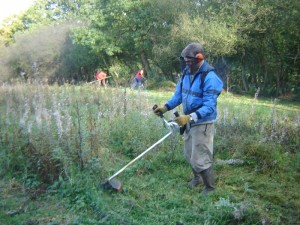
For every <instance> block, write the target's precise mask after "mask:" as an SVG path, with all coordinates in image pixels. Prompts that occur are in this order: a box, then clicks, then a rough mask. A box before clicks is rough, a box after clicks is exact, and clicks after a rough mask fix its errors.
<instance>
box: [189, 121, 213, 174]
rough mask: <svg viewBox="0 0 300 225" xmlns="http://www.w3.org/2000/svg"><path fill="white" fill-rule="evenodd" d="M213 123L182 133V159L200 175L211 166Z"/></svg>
mask: <svg viewBox="0 0 300 225" xmlns="http://www.w3.org/2000/svg"><path fill="white" fill-rule="evenodd" d="M214 132H215V131H214V123H209V124H201V125H197V126H194V127H191V129H190V130H189V131H187V130H186V131H185V132H184V157H185V159H186V160H187V162H188V163H189V164H190V165H191V166H192V168H193V169H194V170H195V171H196V172H197V173H200V172H202V171H203V170H206V169H208V168H209V167H211V166H212V160H213V141H214Z"/></svg>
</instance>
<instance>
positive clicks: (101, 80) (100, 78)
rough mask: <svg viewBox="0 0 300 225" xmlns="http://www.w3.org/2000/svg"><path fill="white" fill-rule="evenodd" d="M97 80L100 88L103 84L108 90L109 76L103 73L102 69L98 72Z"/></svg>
mask: <svg viewBox="0 0 300 225" xmlns="http://www.w3.org/2000/svg"><path fill="white" fill-rule="evenodd" d="M95 77H96V79H97V81H98V85H99V87H100V86H101V83H102V84H103V86H104V87H105V88H106V86H107V83H106V78H107V75H106V73H104V72H103V71H102V69H98V70H97V73H96V76H95Z"/></svg>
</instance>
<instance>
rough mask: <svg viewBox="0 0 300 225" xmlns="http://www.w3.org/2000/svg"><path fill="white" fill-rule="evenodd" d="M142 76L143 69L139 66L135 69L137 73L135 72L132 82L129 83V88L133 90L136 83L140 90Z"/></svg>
mask: <svg viewBox="0 0 300 225" xmlns="http://www.w3.org/2000/svg"><path fill="white" fill-rule="evenodd" d="M143 78H144V69H143V68H141V69H139V70H138V71H137V73H136V74H135V77H134V80H133V84H132V85H131V87H130V88H131V90H133V89H134V88H135V86H136V85H138V89H139V90H140V89H141V88H142V81H143Z"/></svg>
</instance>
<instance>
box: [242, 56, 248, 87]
mask: <svg viewBox="0 0 300 225" xmlns="http://www.w3.org/2000/svg"><path fill="white" fill-rule="evenodd" d="M242 81H243V86H244V90H245V91H246V92H248V91H249V85H248V82H247V79H246V65H245V63H244V62H242Z"/></svg>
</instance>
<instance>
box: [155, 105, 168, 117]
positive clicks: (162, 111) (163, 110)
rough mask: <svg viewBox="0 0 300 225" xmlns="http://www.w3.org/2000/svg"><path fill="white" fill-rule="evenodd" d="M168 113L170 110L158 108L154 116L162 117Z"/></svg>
mask: <svg viewBox="0 0 300 225" xmlns="http://www.w3.org/2000/svg"><path fill="white" fill-rule="evenodd" d="M167 111H168V109H167V108H166V107H165V106H163V107H156V108H155V109H153V112H154V114H155V115H157V116H162V114H164V113H165V112H167Z"/></svg>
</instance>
